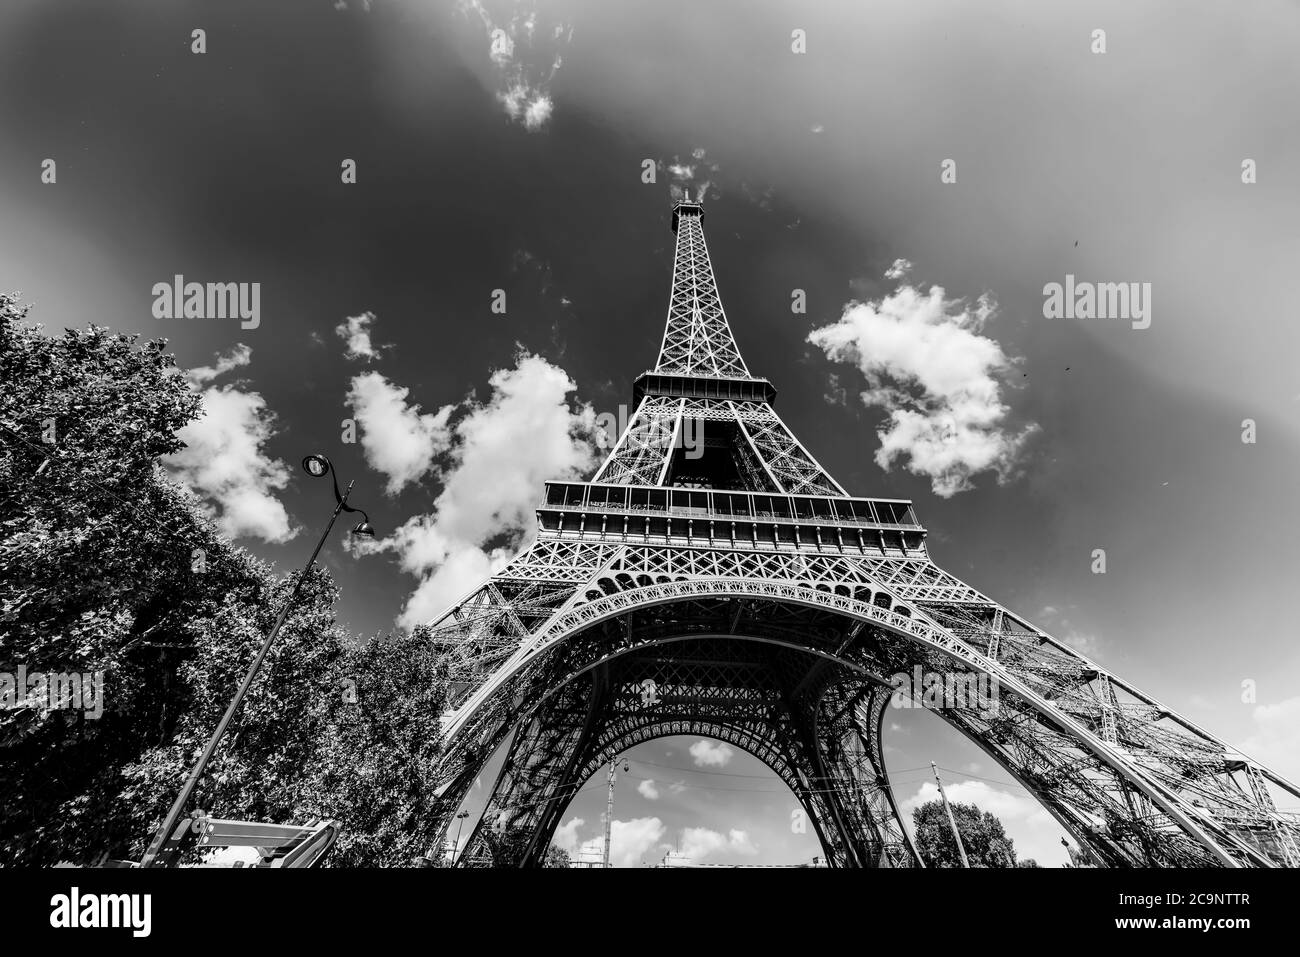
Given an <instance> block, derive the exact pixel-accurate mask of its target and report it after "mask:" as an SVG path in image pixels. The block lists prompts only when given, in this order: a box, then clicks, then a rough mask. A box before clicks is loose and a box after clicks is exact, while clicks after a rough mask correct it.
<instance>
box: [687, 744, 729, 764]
mask: <svg viewBox="0 0 1300 957" xmlns="http://www.w3.org/2000/svg"><path fill="white" fill-rule="evenodd" d="M690 752H691V757H692V758H694V759H695V766H696V767H698V768H705V767H711V768H721V767H724V766H725V765H726V764H727V763H728V762H729V761H730V760H731V759H732V757H733V756H734V755H735V753H736V752H735V750H734V749H733V748H732V747H731V745H729V744H726V743H724V742H722V741H708V740H705V739H700V740H699V741H696V742H695V743H694V744H692V745H691V747H690Z"/></svg>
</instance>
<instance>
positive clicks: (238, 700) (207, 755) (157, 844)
mask: <svg viewBox="0 0 1300 957" xmlns="http://www.w3.org/2000/svg"><path fill="white" fill-rule="evenodd" d="M303 468H305V469H306V470H307V473H308V474H309V475H313V476H316V477H320V476H322V475H324V474H325V473H326V472H329V471H332V466H331V465H330V461H329V459H327V458H325V456H323V455H309V456H307V458H305V459H303ZM352 485H353V483H352V482H349V483H348V487H347V491H345V492H343V493H342V494H339V483H338V479H335V480H334V499H335V502H336V504H335V506H334V512H333V514H331V515H330V520H329V524H328V525H326V526H325V531H324V532H322V533H321V537H320V540H319V541H317V542H316V548H315V549H313V551H312V553H311V558H309V559H307V564H306V565H304V566H303V567H302V571H301V572H299V574H298V580H297V581H296V582H294V585H293V591H292V592H290V593H289V600H288V601H286V602H285V603H284V605H283V606H282V607H281V608H280V613H279V614H278V615H276V616H275V624H274V625H272V626H271V631H270V632H269V633H268V634H267V636H266V640H265V641H263V642H262V647H261V648H260V649H259V650H258V652H257V657H255V658H254V659H253V663H252V664H251V665H249V667H248V673H247V674H246V675H244V680H243V681H242V682H240V685H239V690H238V691H236V692H235V696H234V697H233V698H231V699H230V704H229V706H227V708H226V713H225V714H224V715H222V716H221V721H220V722H219V723H218V724H217V729H216V730H215V731H213V732H212V737H210V738H208V744H207V747H205V748H204V749H203V754H202V755H200V757H199V760H198V762H197V763H196V764H195V765H194V767H193V768H192V769H191V770H190V774H189V777H188V778H186V780H185V786H184V787H183V788H181V793H180V794H178V795H176V800H175V802H173V804H172V807H171V810H170V811H168V812H167V818H166V819H165V820H164V821H163V824H162V827H160V828H159V829H158V832H157V833H156V834H154V836H153V840H152V841H150V842H149V848H148V850H146V851H145V853H144V857H142V858H141V859H140V866H141V867H155V866H157V865H156V863H155V862H156V861H157V858H158V853H159V852H160V851H161V850H162V849H163V847H164V846H166V844H167V841H168V840H169V839H170V838H171V837H172V835H173V834H174V833H175V831H176V824H177V822H178V821H179V820H180V817H181V814H183V813H184V811H185V805H187V804H188V803H189V801H190V798H191V797H192V796H193V795H194V789H195V788H196V787H197V786H198V783H199V780H200V779H201V778H202V777H203V772H204V771H205V770H206V769H207V766H208V762H209V761H211V760H212V755H213V754H214V753H215V752H216V750H217V745H218V744H219V743H220V742H221V738H222V737H223V736H224V735H225V733H226V729H227V728H228V727H230V722H231V721H233V720H234V717H235V714H236V713H237V712H238V711H239V706H240V705H241V704H243V703H244V696H245V695H246V694H248V689H249V688H250V687H252V684H253V679H254V678H256V677H257V673H258V672H259V671H260V670H261V668H262V661H263V660H264V659H265V658H266V653H267V652H268V651H270V650H271V645H272V644H274V643H275V639H276V636H277V635H279V634H280V626H281V625H283V624H284V619H285V618H286V617H287V616H288V614H289V611H290V609H292V608H293V606H294V603H295V602H296V601H297V600H298V593H299V592H300V591H301V590H302V585H303V582H304V581H306V580H307V573H308V572H310V571H311V566H312V565H314V564H315V563H316V556H317V555H319V554H320V550H321V548H322V547H324V545H325V539H327V538H328V537H329V533H330V531H331V530H332V529H333V528H334V522H335V520H336V519H337V518H338V517H339V512H361V515H362V516H363V517H365V521H363V522H361V523H360V524H359V525H357V527H356V528H354V529H353V530H352V532H353V534H354V535H374V533H375V530H374V529H373V528H372V527H371V526H370V519H369V516H366V513H365V512H363V511H361V509H357V508H352V507H351V506H349V505H348V496H349V495H351V494H352Z"/></svg>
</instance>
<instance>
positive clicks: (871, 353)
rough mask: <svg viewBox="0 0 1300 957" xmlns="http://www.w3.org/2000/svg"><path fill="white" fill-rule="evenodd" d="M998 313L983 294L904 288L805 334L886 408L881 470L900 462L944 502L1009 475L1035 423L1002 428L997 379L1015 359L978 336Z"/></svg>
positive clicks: (899, 274) (894, 270)
mask: <svg viewBox="0 0 1300 957" xmlns="http://www.w3.org/2000/svg"><path fill="white" fill-rule="evenodd" d="M910 269H911V264H910V263H908V262H907V261H906V260H902V259H900V260H897V261H895V262H894V264H893V265H892V266H891V267H890V268H889V270H888V272H887V273H886V276H888V277H889V278H890V279H896V280H901V279H903V277H904V276H906V274H907V272H908V271H909V270H910ZM996 308H997V306H996V304H995V303H994V302H993V300H992V299H991V298H990V297H989V296H988V295H984V296H981V297H980V298H979V299H978V300H977V301H976V302H975V303H973V304H972V303H969V302H967V301H965V300H950V299H947V298H946V297H945V295H944V290H943V287H941V286H931V287H930V289H929V291H928V292H923V291H922V290H920V289H919V288H917V287H915V286H912V285H911V284H909V283H907V282H903V283H902V284H901V285H900V286H899V287H898V289H897V290H896V291H895V292H893V293H891V294H890V295H887V296H885V297H884V298H883V299H880V300H879V301H874V302H857V301H856V300H855V301H852V302H850V303H849V304H848V305H846V306H845V307H844V312H843V314H842V315H841V316H840V319H839V320H838V321H837V322H834V323H832V324H830V325H827V326H823V327H821V328H819V329H814V330H813V331H812V332H811V333H810V334H809V335H808V341H809V342H811V343H812V344H813V345H815V346H817V347H819V348H820V349H822V350H823V351H824V352H825V353H826V356H827V358H829V359H831V360H833V361H836V362H846V363H851V364H853V365H855V366H856V367H857V369H858V371H859V372H861V373H862V375H863V376H864V378H865V379H866V382H867V388H866V389H865V390H864V391H863V392H862V393H861V398H862V401H863V403H864V404H865V405H867V406H868V407H871V406H879V407H881V408H885V409H888V410H889V417H888V419H887V420H886V422H885V423H884V424H883V425H882V427H881V429H880V430H879V431H877V433H876V436H877V438H878V439H879V440H880V448H879V449H878V450H877V452H876V456H875V459H876V464H877V465H879V466H880V467H881V468H882V469H885V470H888V469H890V468H891V467H892V466H893V465H894V463H895V462H896V461H905V463H906V467H907V469H908V471H910V472H912V473H913V474H916V475H924V476H926V477H928V478H929V479H930V487H931V488H932V489H933V490H934V493H935V494H936V495H939V496H941V497H943V498H949V497H951V496H953V495H955V494H957V493H958V492H962V491H966V490H967V489H970V488H973V483H972V482H971V477H972V476H973V475H976V474H978V473H980V472H985V471H993V472H995V473H996V475H997V477H998V480H999V481H1000V482H1005V481H1008V480H1009V479H1010V478H1011V477H1012V476H1013V474H1014V471H1015V466H1016V463H1017V460H1018V458H1019V455H1020V453H1021V450H1022V448H1023V446H1024V444H1025V442H1026V440H1027V439H1028V438H1029V436H1030V435H1032V434H1033V433H1034V432H1036V431H1037V428H1038V427H1037V426H1036V425H1034V424H1033V423H1030V424H1028V425H1026V426H1025V427H1024V428H1022V429H1020V430H1019V431H1013V430H1012V429H1010V428H1009V426H1008V424H1007V422H1006V419H1007V415H1008V412H1009V411H1010V410H1009V409H1008V408H1007V406H1006V404H1005V403H1004V402H1003V399H1002V388H1003V382H1002V377H1003V376H1004V375H1005V374H1006V373H1007V372H1008V371H1009V370H1010V369H1011V367H1012V364H1013V360H1012V359H1010V358H1008V357H1007V355H1006V354H1005V353H1004V352H1003V351H1002V347H1001V346H1000V345H998V343H997V342H995V341H994V340H992V339H990V338H988V337H986V336H984V335H981V332H982V331H983V328H984V323H985V321H986V320H987V319H988V318H989V316H990V315H992V314H993V312H994V311H995V310H996Z"/></svg>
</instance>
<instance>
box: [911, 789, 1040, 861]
mask: <svg viewBox="0 0 1300 957" xmlns="http://www.w3.org/2000/svg"><path fill="white" fill-rule="evenodd" d="M952 813H953V817H954V818H955V819H956V821H957V830H958V831H959V832H960V833H961V839H962V844H963V845H964V846H965V848H966V856H967V858H968V859H969V860H970V866H971V867H1015V866H1016V851H1015V846H1014V844H1013V843H1012V841H1011V838H1009V837H1007V835H1006V832H1005V831H1004V830H1003V828H1002V822H1001V821H999V820H998V819H997V818H996V817H994V816H993V815H992V814H990V813H988V812H987V811H981V810H980V809H979V808H977V807H976V806H975V805H974V804H957V803H954V804H952ZM912 826H913V829H914V830H915V832H916V845H917V851H918V853H920V855H921V858H922V860H924V861H925V864H926V866H927V867H961V866H962V863H961V854H960V852H959V851H958V850H957V841H956V839H954V837H953V834H952V826H951V825H950V824H949V823H948V813H947V811H945V810H944V807H943V801H942V800H936V801H928V802H926V803H925V804H922V805H921V806H920V807H918V808H917V809H916V810H915V811H913V812H912Z"/></svg>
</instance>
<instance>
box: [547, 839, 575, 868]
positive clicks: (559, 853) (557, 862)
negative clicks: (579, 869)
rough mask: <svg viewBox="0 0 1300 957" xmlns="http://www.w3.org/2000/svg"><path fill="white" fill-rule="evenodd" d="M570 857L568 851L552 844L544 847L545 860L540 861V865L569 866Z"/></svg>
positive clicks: (570, 864)
mask: <svg viewBox="0 0 1300 957" xmlns="http://www.w3.org/2000/svg"><path fill="white" fill-rule="evenodd" d="M570 866H572V859H571V858H570V857H569V852H568V851H566V850H565V849H564V848H562V847H556V846H555V845H554V844H552V845H551V846H550V847H548V848H547V849H546V860H544V861H543V862H542V867H570Z"/></svg>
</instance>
